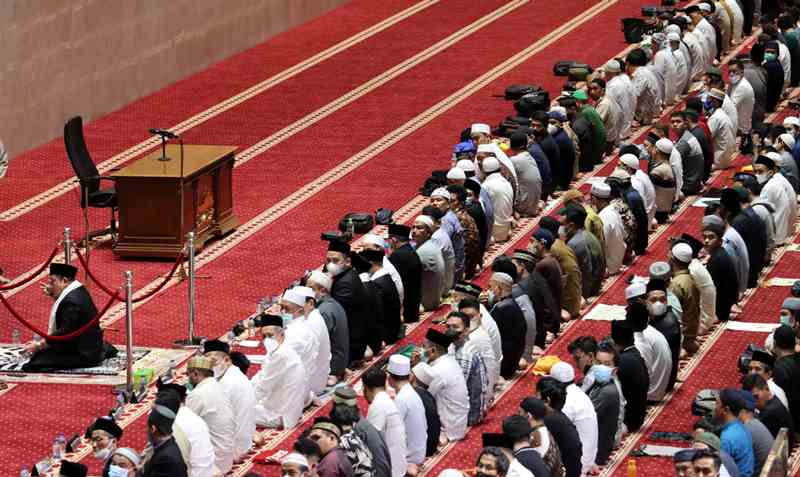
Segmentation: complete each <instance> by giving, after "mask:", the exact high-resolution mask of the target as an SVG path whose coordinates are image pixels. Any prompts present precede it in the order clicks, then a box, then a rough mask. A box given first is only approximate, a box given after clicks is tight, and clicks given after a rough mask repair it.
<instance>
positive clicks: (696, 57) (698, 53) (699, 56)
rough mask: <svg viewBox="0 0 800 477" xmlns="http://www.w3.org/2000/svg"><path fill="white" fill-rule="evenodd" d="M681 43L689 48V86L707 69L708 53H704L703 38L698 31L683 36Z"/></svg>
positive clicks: (704, 43) (704, 44)
mask: <svg viewBox="0 0 800 477" xmlns="http://www.w3.org/2000/svg"><path fill="white" fill-rule="evenodd" d="M683 42H684V43H686V46H687V47H688V48H689V64H690V65H691V69H690V70H689V72H690V73H689V84H690V86H691V82H692V81H696V80H698V79H700V77H702V76H703V74H705V72H706V69H708V53H707V51H706V48H707V46H706V41H705V37H704V36H703V34H702V33H700V31H699V30H694V31H692V32H688V33H687V34H685V35H683Z"/></svg>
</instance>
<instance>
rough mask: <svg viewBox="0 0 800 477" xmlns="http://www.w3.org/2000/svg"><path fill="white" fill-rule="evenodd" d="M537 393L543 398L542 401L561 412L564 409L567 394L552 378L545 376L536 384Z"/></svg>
mask: <svg viewBox="0 0 800 477" xmlns="http://www.w3.org/2000/svg"><path fill="white" fill-rule="evenodd" d="M536 391H537V392H538V393H539V396H541V398H542V401H545V402H546V403H547V404H548V405H549V406H550V407H552V408H553V409H557V410H559V411H560V410H561V409H562V408H563V407H564V403H565V402H566V400H567V393H566V391H565V390H564V388H563V386H561V383H559V382H558V381H556V379H555V378H552V377H550V376H545V377H543V378H542V379H540V380H539V382H537V383H536Z"/></svg>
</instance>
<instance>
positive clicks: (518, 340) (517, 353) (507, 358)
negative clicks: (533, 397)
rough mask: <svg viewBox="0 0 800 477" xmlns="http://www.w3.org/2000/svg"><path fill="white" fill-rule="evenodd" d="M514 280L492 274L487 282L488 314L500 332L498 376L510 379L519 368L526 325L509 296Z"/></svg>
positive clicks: (518, 309)
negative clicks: (500, 357) (501, 352)
mask: <svg viewBox="0 0 800 477" xmlns="http://www.w3.org/2000/svg"><path fill="white" fill-rule="evenodd" d="M513 286H514V280H513V279H512V278H511V277H510V276H509V275H508V274H506V273H494V274H492V278H491V279H490V280H489V293H488V296H489V306H491V307H492V308H491V310H490V313H491V315H492V318H494V320H495V322H497V328H498V330H499V331H500V340H501V342H502V349H503V360H502V361H501V362H500V376H502V377H504V378H505V379H511V377H513V376H514V373H516V371H517V367H519V360H520V358H522V354H523V352H524V351H525V333H526V332H527V329H528V325H527V324H526V323H525V315H523V313H522V309H521V308H520V307H519V305H518V304H517V302H516V301H514V298H513V297H512V295H511V288H512V287H513Z"/></svg>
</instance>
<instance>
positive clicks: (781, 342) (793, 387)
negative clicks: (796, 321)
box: [772, 325, 800, 429]
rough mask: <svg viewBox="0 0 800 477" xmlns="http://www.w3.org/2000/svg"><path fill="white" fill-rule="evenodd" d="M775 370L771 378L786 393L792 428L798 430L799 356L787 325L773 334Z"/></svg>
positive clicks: (791, 330) (793, 336)
mask: <svg viewBox="0 0 800 477" xmlns="http://www.w3.org/2000/svg"><path fill="white" fill-rule="evenodd" d="M774 341H775V344H774V346H773V352H774V354H775V368H774V369H773V371H772V376H773V377H774V379H775V384H777V385H778V386H780V387H781V388H783V390H784V391H785V392H786V399H787V400H788V401H789V413H790V414H791V415H792V420H793V422H794V428H795V429H798V428H800V425H798V424H800V354H799V353H797V351H796V349H797V335H796V334H795V332H794V330H793V329H792V327H791V326H789V325H781V326H779V327H778V329H776V330H775V333H774Z"/></svg>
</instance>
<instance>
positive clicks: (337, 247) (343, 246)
mask: <svg viewBox="0 0 800 477" xmlns="http://www.w3.org/2000/svg"><path fill="white" fill-rule="evenodd" d="M328 251H329V252H339V253H342V254H344V255H348V254H350V244H348V243H347V242H343V241H341V240H331V241H330V243H329V244H328Z"/></svg>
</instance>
